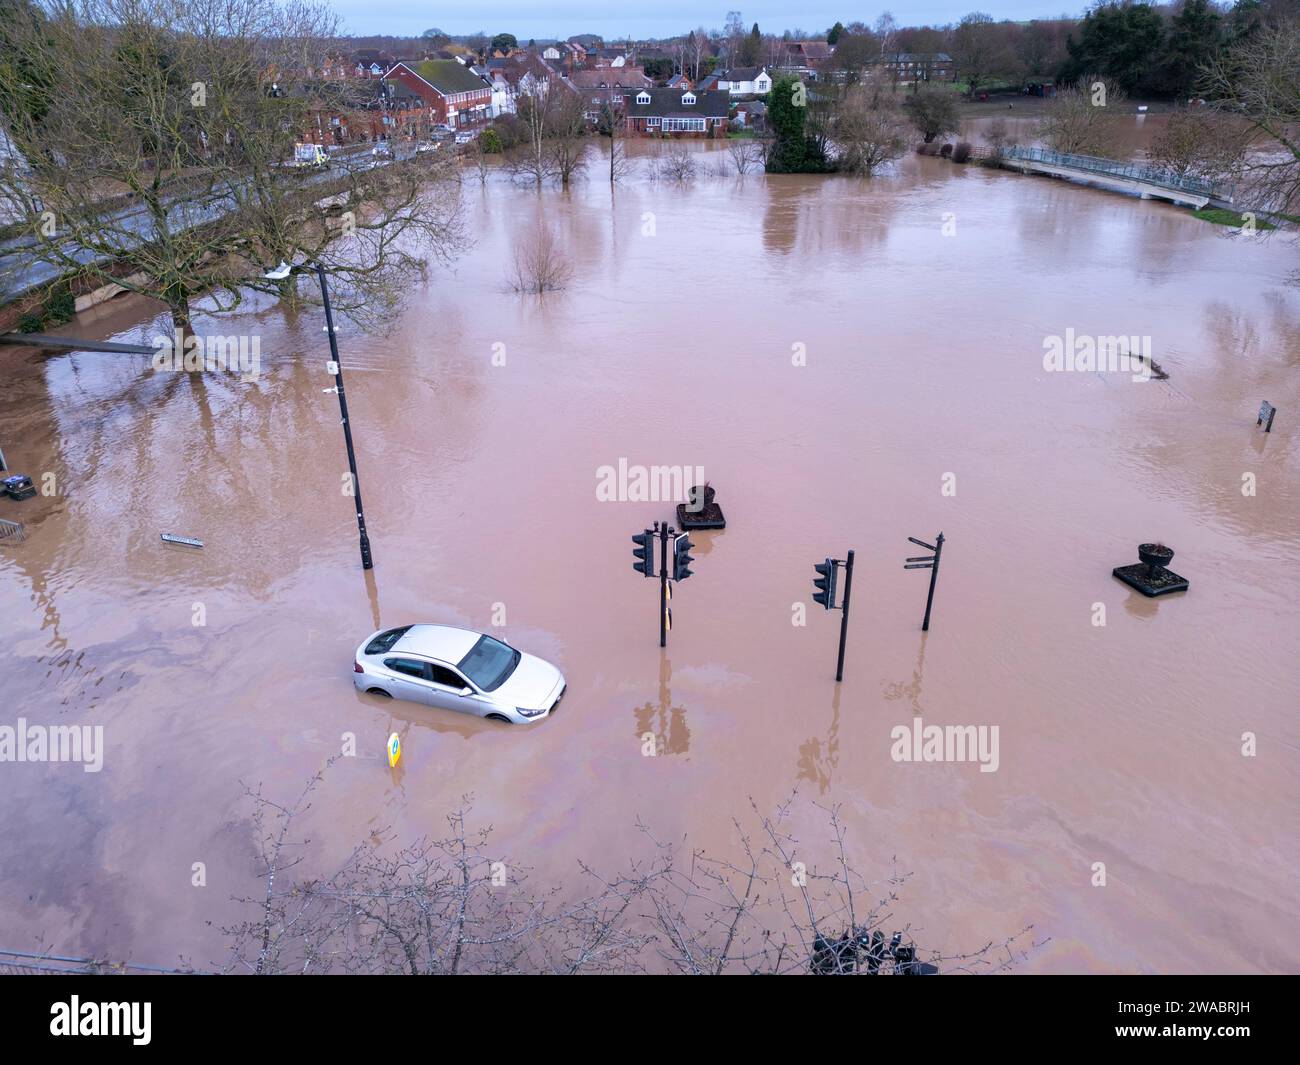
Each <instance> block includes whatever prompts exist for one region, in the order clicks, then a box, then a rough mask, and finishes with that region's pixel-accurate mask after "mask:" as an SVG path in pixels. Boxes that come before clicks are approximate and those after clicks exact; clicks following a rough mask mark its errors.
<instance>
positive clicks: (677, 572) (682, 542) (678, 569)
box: [673, 533, 695, 581]
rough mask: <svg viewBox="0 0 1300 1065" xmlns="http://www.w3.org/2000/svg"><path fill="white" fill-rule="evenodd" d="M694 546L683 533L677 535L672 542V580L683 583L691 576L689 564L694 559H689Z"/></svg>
mask: <svg viewBox="0 0 1300 1065" xmlns="http://www.w3.org/2000/svg"><path fill="white" fill-rule="evenodd" d="M694 546H695V545H694V544H693V543H691V542H690V540H688V539H687V538H686V534H685V533H679V534H678V535H677V537H676V538H675V539H674V540H673V580H675V581H684V580H686V578H687V577H689V576H691V563H692V562H694V561H695V559H693V558H691V554H690V552H691V548H692V547H694Z"/></svg>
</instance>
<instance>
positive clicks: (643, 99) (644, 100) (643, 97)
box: [636, 92, 650, 104]
mask: <svg viewBox="0 0 1300 1065" xmlns="http://www.w3.org/2000/svg"><path fill="white" fill-rule="evenodd" d="M636 102H637V103H639V104H648V103H649V102H650V94H649V93H648V92H639V93H637V94H636Z"/></svg>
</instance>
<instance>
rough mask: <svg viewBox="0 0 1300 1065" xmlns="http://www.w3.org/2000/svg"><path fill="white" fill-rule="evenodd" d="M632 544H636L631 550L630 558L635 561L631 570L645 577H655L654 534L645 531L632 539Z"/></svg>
mask: <svg viewBox="0 0 1300 1065" xmlns="http://www.w3.org/2000/svg"><path fill="white" fill-rule="evenodd" d="M632 542H633V543H634V544H636V547H634V548H633V549H632V556H633V557H634V558H635V559H636V561H635V562H633V563H632V568H633V569H634V570H636V571H637V572H638V573H644V574H645V575H646V576H647V577H653V576H654V575H655V534H654V533H652V532H651V531H650V530H649V529H647V530H646V531H645V532H643V533H637V534H636V535H635V536H634V537H632Z"/></svg>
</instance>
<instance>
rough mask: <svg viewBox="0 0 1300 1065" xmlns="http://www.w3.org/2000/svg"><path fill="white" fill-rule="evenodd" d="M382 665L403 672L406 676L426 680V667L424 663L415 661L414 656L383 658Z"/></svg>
mask: <svg viewBox="0 0 1300 1065" xmlns="http://www.w3.org/2000/svg"><path fill="white" fill-rule="evenodd" d="M384 665H386V666H387V667H388V668H389V669H391V670H393V671H395V672H397V673H405V674H406V675H407V676H408V677H414V678H415V679H416V680H428V679H429V678H428V675H427V674H426V672H425V670H426V669H427V668H428V667H427V666H426V665H425V663H423V662H417V661H416V660H415V659H414V658H385V659H384Z"/></svg>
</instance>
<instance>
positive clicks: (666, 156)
mask: <svg viewBox="0 0 1300 1065" xmlns="http://www.w3.org/2000/svg"><path fill="white" fill-rule="evenodd" d="M696 170H697V167H696V165H695V156H694V153H692V152H691V151H690V150H689V149H688V148H687V147H686V145H684V144H682V143H680V142H678V141H674V142H672V143H671V144H669V145H668V146H666V147H664V148H663V149H661V150H660V152H659V154H658V155H657V156H655V158H654V161H653V162H652V163H651V164H650V177H651V178H652V179H653V180H655V181H676V182H678V183H684V182H687V181H693V180H694V179H695V175H696Z"/></svg>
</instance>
